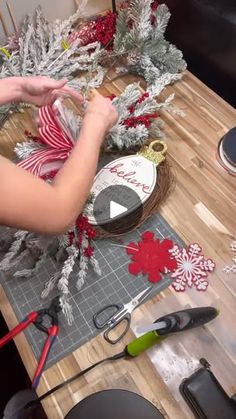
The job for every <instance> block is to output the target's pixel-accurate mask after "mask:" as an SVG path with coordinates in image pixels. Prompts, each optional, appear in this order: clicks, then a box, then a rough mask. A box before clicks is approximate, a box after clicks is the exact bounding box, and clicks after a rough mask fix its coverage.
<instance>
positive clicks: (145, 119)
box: [123, 92, 158, 128]
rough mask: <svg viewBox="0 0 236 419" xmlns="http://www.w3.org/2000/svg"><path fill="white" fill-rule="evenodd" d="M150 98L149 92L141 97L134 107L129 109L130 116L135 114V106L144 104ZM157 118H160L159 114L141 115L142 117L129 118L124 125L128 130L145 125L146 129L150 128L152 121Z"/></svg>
mask: <svg viewBox="0 0 236 419" xmlns="http://www.w3.org/2000/svg"><path fill="white" fill-rule="evenodd" d="M148 97H149V93H148V92H145V93H144V94H143V95H142V96H140V98H139V99H138V100H137V102H136V103H135V104H134V105H131V106H130V107H129V112H130V114H131V115H132V114H134V112H135V106H136V105H137V104H140V103H142V102H143V101H144V100H145V99H147V98H148ZM157 117H158V114H157V113H149V114H146V115H140V116H130V117H129V118H127V119H125V121H124V122H123V125H125V126H126V127H128V128H131V127H133V128H136V127H137V126H138V125H144V126H145V127H146V128H149V127H150V125H151V123H152V120H153V119H155V118H157Z"/></svg>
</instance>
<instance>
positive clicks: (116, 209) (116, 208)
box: [110, 201, 128, 218]
mask: <svg viewBox="0 0 236 419" xmlns="http://www.w3.org/2000/svg"><path fill="white" fill-rule="evenodd" d="M127 210H128V208H126V207H123V205H120V204H118V203H117V202H114V201H111V202H110V218H115V217H117V216H118V215H121V214H123V213H124V212H126V211H127Z"/></svg>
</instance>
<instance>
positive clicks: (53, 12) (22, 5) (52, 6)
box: [0, 0, 111, 42]
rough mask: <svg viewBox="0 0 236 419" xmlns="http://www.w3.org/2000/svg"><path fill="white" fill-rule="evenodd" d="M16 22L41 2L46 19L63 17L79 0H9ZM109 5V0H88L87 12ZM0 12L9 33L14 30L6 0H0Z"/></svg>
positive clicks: (73, 8)
mask: <svg viewBox="0 0 236 419" xmlns="http://www.w3.org/2000/svg"><path fill="white" fill-rule="evenodd" d="M8 3H9V4H10V5H11V8H12V10H13V14H14V17H15V19H16V22H17V23H18V24H19V23H20V22H21V20H22V18H23V17H24V15H25V14H26V13H32V11H33V10H34V9H35V8H36V7H37V6H38V4H41V6H42V8H43V11H44V13H45V16H46V17H47V19H48V20H49V21H50V20H53V19H56V18H58V19H65V18H67V17H68V16H70V15H71V14H72V13H74V11H75V10H76V7H77V5H78V4H79V3H80V0H41V1H40V0H9V1H8ZM110 7H111V0H88V4H87V13H88V14H90V15H91V14H94V13H97V12H99V11H102V10H105V9H108V8H110ZM0 13H1V14H2V16H3V19H4V22H5V23H6V28H7V30H8V31H9V33H12V32H13V31H14V28H13V26H12V23H11V20H10V18H9V14H8V11H7V6H6V0H0ZM3 39H4V32H3V29H2V26H1V23H0V40H1V42H2V41H3Z"/></svg>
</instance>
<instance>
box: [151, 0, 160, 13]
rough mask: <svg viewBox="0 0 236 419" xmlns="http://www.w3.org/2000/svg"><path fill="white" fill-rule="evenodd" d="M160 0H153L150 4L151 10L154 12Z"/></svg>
mask: <svg viewBox="0 0 236 419" xmlns="http://www.w3.org/2000/svg"><path fill="white" fill-rule="evenodd" d="M159 3H160V0H154V1H153V2H152V4H151V8H152V11H153V12H155V11H156V10H157V8H158V6H159Z"/></svg>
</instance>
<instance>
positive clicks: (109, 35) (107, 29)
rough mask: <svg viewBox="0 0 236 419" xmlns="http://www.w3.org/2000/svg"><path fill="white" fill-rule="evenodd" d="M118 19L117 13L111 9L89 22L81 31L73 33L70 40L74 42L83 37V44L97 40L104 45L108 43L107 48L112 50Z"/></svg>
mask: <svg viewBox="0 0 236 419" xmlns="http://www.w3.org/2000/svg"><path fill="white" fill-rule="evenodd" d="M116 19H117V14H116V13H113V12H111V11H109V12H108V13H107V14H106V15H104V16H98V18H97V19H96V20H93V21H91V22H89V23H88V24H87V25H86V26H84V27H83V28H82V29H81V30H80V31H78V32H74V33H73V34H71V35H70V38H69V42H73V41H75V40H76V39H77V38H80V39H81V41H82V45H88V44H90V43H92V42H96V41H97V42H100V43H101V44H102V46H104V47H105V46H106V45H107V49H109V50H111V49H112V46H113V42H112V41H113V36H114V34H115V30H116ZM108 44H109V45H108Z"/></svg>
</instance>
